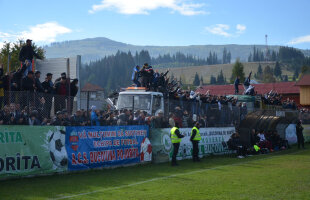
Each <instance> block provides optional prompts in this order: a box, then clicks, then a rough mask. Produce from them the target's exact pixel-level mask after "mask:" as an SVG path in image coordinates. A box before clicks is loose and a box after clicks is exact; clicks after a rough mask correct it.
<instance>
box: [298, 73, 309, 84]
mask: <svg viewBox="0 0 310 200" xmlns="http://www.w3.org/2000/svg"><path fill="white" fill-rule="evenodd" d="M296 85H298V86H304V85H308V86H310V74H305V75H303V76H302V77H301V78H300V79H299V81H298V82H297V83H296Z"/></svg>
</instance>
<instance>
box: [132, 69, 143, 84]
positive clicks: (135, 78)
mask: <svg viewBox="0 0 310 200" xmlns="http://www.w3.org/2000/svg"><path fill="white" fill-rule="evenodd" d="M139 76H140V66H139V65H137V66H135V67H134V68H133V72H132V76H131V80H132V82H133V83H134V84H136V87H141V83H140V82H139Z"/></svg>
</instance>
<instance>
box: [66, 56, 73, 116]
mask: <svg viewBox="0 0 310 200" xmlns="http://www.w3.org/2000/svg"><path fill="white" fill-rule="evenodd" d="M67 74H68V80H69V81H66V82H67V84H69V95H68V103H67V105H68V106H67V107H68V108H67V109H68V111H69V112H68V113H69V114H70V115H71V112H72V110H71V87H70V86H71V84H70V59H69V58H67ZM72 109H73V106H72Z"/></svg>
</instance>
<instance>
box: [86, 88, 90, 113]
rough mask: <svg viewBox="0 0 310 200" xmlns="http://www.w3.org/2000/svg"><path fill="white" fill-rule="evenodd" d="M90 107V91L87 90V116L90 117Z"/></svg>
mask: <svg viewBox="0 0 310 200" xmlns="http://www.w3.org/2000/svg"><path fill="white" fill-rule="evenodd" d="M88 109H89V91H87V99H86V112H87V117H89V114H88Z"/></svg>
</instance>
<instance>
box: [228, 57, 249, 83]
mask: <svg viewBox="0 0 310 200" xmlns="http://www.w3.org/2000/svg"><path fill="white" fill-rule="evenodd" d="M237 76H239V78H240V82H241V83H243V82H244V80H245V78H244V71H243V64H242V63H241V62H240V61H239V59H237V61H236V62H235V64H234V67H233V69H232V74H231V78H230V82H231V83H233V82H234V81H235V79H236V77H237Z"/></svg>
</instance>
